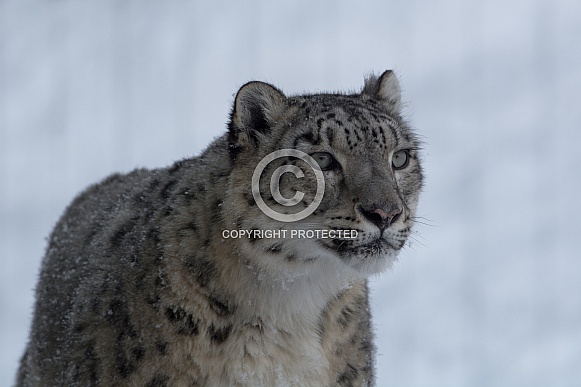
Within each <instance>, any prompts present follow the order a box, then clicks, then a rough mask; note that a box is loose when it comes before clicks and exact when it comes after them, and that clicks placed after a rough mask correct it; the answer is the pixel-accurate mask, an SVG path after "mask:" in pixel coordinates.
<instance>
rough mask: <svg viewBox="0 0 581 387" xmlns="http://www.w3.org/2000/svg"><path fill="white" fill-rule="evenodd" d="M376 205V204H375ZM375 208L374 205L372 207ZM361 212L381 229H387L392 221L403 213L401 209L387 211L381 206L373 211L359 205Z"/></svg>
mask: <svg viewBox="0 0 581 387" xmlns="http://www.w3.org/2000/svg"><path fill="white" fill-rule="evenodd" d="M374 207H375V206H374ZM372 208H373V207H372ZM359 212H360V213H361V214H362V215H363V216H364V217H365V218H366V219H367V220H369V221H370V222H371V223H373V224H374V225H376V226H377V227H378V228H379V229H380V230H385V229H386V228H388V227H389V226H390V225H391V224H392V223H394V222H395V221H396V220H397V219H398V218H399V216H400V215H401V210H399V209H395V210H392V211H390V212H387V211H385V210H383V209H381V208H379V207H376V208H375V209H373V210H371V211H367V210H366V209H364V208H363V207H359Z"/></svg>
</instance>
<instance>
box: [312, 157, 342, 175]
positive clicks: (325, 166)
mask: <svg viewBox="0 0 581 387" xmlns="http://www.w3.org/2000/svg"><path fill="white" fill-rule="evenodd" d="M311 157H312V158H314V159H315V161H316V162H317V164H319V167H321V170H323V171H329V170H331V169H335V168H337V167H338V166H339V163H338V162H337V160H335V158H334V157H333V155H331V154H330V153H327V152H316V153H313V154H312V155H311Z"/></svg>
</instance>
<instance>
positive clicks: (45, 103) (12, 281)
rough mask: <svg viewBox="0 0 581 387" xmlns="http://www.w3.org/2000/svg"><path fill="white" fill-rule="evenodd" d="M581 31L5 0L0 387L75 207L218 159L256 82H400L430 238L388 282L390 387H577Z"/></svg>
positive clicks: (377, 8) (546, 20) (239, 6)
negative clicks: (84, 196) (44, 265)
mask: <svg viewBox="0 0 581 387" xmlns="http://www.w3.org/2000/svg"><path fill="white" fill-rule="evenodd" d="M580 36H581V3H579V2H574V1H569V0H535V1H518V0H516V1H501V0H492V1H491V0H487V1H484V0H473V1H465V2H460V1H457V0H456V1H452V0H447V1H443V2H437V3H436V2H430V1H427V0H421V1H415V2H409V1H397V2H383V1H379V0H377V1H358V2H344V3H340V2H335V1H330V0H327V1H319V2H311V1H293V2H284V3H280V2H262V1H257V0H256V1H247V2H239V3H236V2H230V3H228V4H227V5H226V4H223V3H219V2H215V3H212V2H162V1H159V2H142V1H124V2H118V1H110V0H106V1H84V2H74V1H68V0H64V1H59V2H51V1H32V0H7V1H2V2H0V254H1V257H2V258H1V259H2V260H1V262H2V264H3V266H2V270H0V310H1V311H2V312H1V313H0V342H1V343H2V345H1V349H0V385H10V384H11V383H12V382H13V380H14V375H15V372H16V369H17V361H18V358H19V357H20V355H21V353H22V350H23V349H24V345H25V342H26V340H27V334H28V329H29V323H30V317H31V312H32V303H33V288H34V286H35V282H36V278H37V274H38V270H39V265H40V260H41V257H42V255H43V249H44V247H45V238H46V237H47V235H48V233H49V232H50V230H51V228H52V226H53V225H54V223H55V222H56V220H57V219H58V217H59V216H60V214H61V213H62V211H63V210H64V208H65V206H66V205H67V204H68V203H69V202H70V201H71V200H72V198H73V197H74V196H75V194H77V193H78V192H79V191H80V190H82V189H83V188H85V187H86V186H87V185H88V184H90V183H93V182H96V181H97V180H99V179H101V178H103V177H104V176H106V175H107V174H109V173H112V172H114V171H129V170H131V169H133V168H134V167H138V166H145V167H157V166H165V165H168V164H170V163H171V162H172V161H174V160H177V159H180V158H182V157H184V156H189V155H194V154H197V153H199V152H200V151H201V150H202V149H203V148H204V147H205V146H206V145H208V144H209V142H210V141H211V140H212V138H214V137H215V136H218V135H220V134H221V133H223V132H224V131H225V122H226V120H227V115H228V111H229V109H230V103H231V102H232V98H233V93H235V92H236V91H237V88H238V87H239V86H241V85H242V84H243V83H245V82H246V81H249V80H252V79H258V80H265V81H269V82H273V83H274V84H275V85H276V86H278V87H280V88H281V89H282V90H284V91H285V92H286V93H288V94H292V93H299V92H303V91H313V92H316V91H323V90H329V91H335V90H355V89H359V88H360V87H361V86H362V85H363V76H364V75H365V74H367V73H369V72H370V71H375V72H376V73H379V72H381V71H383V70H385V69H389V68H394V69H395V70H396V72H397V74H398V75H399V79H400V83H401V85H402V87H403V91H404V99H405V101H406V102H407V104H406V112H407V115H408V117H409V118H410V120H411V122H412V124H413V125H414V127H416V128H418V130H419V131H420V133H421V134H422V136H423V139H424V141H425V152H424V154H425V169H426V175H427V182H426V183H427V185H426V189H425V192H424V194H423V196H422V198H421V201H420V213H419V215H420V216H422V217H423V218H424V220H423V221H425V223H428V224H429V225H419V226H418V227H417V231H418V234H417V235H415V236H414V237H413V239H414V241H413V242H412V245H411V247H408V248H407V249H406V251H405V252H404V253H403V254H402V255H401V256H400V259H399V262H398V263H397V264H396V265H395V266H394V268H393V270H392V271H391V272H390V273H386V274H384V275H382V276H380V277H378V278H374V279H373V283H372V285H373V288H374V290H373V300H372V309H373V313H374V316H375V326H376V333H377V346H378V358H377V368H378V386H384V385H395V386H549V385H550V386H568V385H578V384H579V383H581V367H579V365H578V363H579V360H580V359H581V265H580V264H579V257H580V256H581V254H580V253H579V247H578V245H577V241H578V239H577V238H578V233H579V231H580V230H581V216H580V215H581V204H580V203H581V201H580V200H579V198H581V178H580V174H579V171H580V170H581V152H580V151H579V149H578V148H579V146H580V145H581V110H579V101H581V50H580V49H579V37H580Z"/></svg>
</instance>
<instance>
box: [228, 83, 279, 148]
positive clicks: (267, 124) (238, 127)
mask: <svg viewBox="0 0 581 387" xmlns="http://www.w3.org/2000/svg"><path fill="white" fill-rule="evenodd" d="M285 107H286V96H285V95H284V94H283V93H282V92H281V91H280V90H278V89H277V88H276V87H274V86H272V85H270V84H268V83H264V82H257V81H254V82H249V83H247V84H245V85H244V86H242V87H241V88H240V90H238V93H237V94H236V98H235V100H234V106H233V107H232V112H231V115H230V125H229V140H230V150H231V153H239V152H241V151H242V150H243V149H245V148H248V147H256V146H258V144H259V143H260V140H261V138H263V137H264V135H265V134H267V133H268V132H269V131H270V129H271V128H272V126H273V125H274V124H275V123H276V120H277V118H278V117H280V115H281V114H282V113H283V111H284V109H285ZM234 156H235V154H234Z"/></svg>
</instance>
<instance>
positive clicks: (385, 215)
mask: <svg viewBox="0 0 581 387" xmlns="http://www.w3.org/2000/svg"><path fill="white" fill-rule="evenodd" d="M373 212H374V213H376V214H377V215H379V216H381V220H382V221H383V222H386V223H391V222H392V220H393V219H394V218H395V217H396V216H398V215H399V214H401V210H393V211H391V212H390V213H389V214H388V213H387V212H385V211H383V210H382V209H381V208H377V209H376V210H375V211H373Z"/></svg>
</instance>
